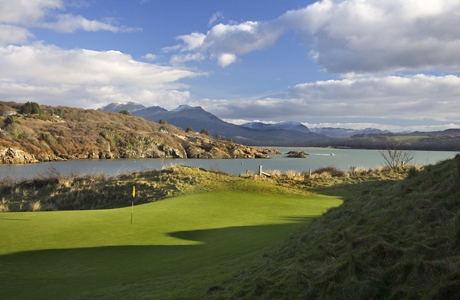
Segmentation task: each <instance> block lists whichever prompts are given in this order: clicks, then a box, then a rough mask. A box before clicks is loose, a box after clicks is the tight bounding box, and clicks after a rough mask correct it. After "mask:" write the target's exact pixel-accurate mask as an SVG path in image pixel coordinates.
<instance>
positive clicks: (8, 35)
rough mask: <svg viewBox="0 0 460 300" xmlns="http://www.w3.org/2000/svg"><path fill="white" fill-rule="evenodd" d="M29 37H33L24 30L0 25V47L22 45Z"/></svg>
mask: <svg viewBox="0 0 460 300" xmlns="http://www.w3.org/2000/svg"><path fill="white" fill-rule="evenodd" d="M31 37H33V35H32V34H31V33H30V32H29V30H27V29H25V28H22V27H18V26H14V25H4V24H0V46H4V45H8V44H22V43H25V42H27V40H28V39H29V38H31Z"/></svg>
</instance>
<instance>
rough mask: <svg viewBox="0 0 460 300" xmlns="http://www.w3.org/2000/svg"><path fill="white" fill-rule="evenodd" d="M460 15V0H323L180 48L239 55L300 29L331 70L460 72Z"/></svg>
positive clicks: (215, 31) (187, 39) (186, 38)
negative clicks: (439, 70) (289, 31)
mask: <svg viewBox="0 0 460 300" xmlns="http://www.w3.org/2000/svg"><path fill="white" fill-rule="evenodd" d="M459 15H460V1H451V0H436V1H434V0H432V1H419V0H404V1H402V0H386V1H373V0H347V1H340V0H336V1H332V0H323V1H319V2H315V3H313V4H311V5H308V6H307V7H305V8H302V9H299V10H292V11H288V12H286V13H285V14H283V15H281V16H280V17H279V18H277V19H275V20H267V21H265V22H253V21H246V22H243V23H240V24H227V25H225V24H217V25H215V26H213V27H212V28H211V29H210V30H209V31H208V32H207V33H206V34H202V33H197V32H195V33H192V34H190V35H183V36H180V37H179V39H180V40H182V41H183V42H184V44H183V45H182V47H181V48H180V49H181V51H192V52H201V53H206V52H207V53H209V57H211V58H219V57H221V56H222V55H224V54H225V55H234V56H237V55H243V54H246V53H249V52H252V51H255V50H261V49H264V48H266V47H270V46H273V45H274V44H275V42H276V40H277V39H278V38H279V37H280V36H281V35H282V34H283V33H284V32H286V30H294V31H295V32H296V33H297V34H298V35H299V36H301V37H302V38H303V40H304V41H305V42H306V43H307V44H308V45H309V46H310V47H311V52H310V53H311V54H312V57H313V58H314V59H315V61H316V63H317V64H318V65H320V66H322V67H324V68H325V69H326V70H327V71H328V72H333V73H348V72H356V73H369V72H382V71H390V72H394V71H396V70H416V71H417V70H418V71H420V70H426V69H442V70H446V71H460V56H459V55H458V53H459V52H460V31H459V30H458V28H460V18H459V17H458V16H459ZM197 37H199V39H197ZM191 41H193V43H192V42H191ZM234 61H235V60H233V62H234ZM218 63H219V64H220V65H221V66H223V67H225V66H228V64H223V63H222V61H221V60H219V59H218Z"/></svg>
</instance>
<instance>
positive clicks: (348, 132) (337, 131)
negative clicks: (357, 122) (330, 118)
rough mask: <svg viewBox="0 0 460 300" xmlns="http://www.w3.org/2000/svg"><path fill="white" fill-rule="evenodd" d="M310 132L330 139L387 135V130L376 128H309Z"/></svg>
mask: <svg viewBox="0 0 460 300" xmlns="http://www.w3.org/2000/svg"><path fill="white" fill-rule="evenodd" d="M310 131H312V132H315V133H319V134H323V135H326V136H328V137H331V138H345V137H351V136H353V135H357V134H389V133H391V132H390V131H388V130H380V129H376V128H366V129H350V128H333V127H318V128H310Z"/></svg>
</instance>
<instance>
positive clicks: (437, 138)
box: [303, 129, 460, 151]
mask: <svg viewBox="0 0 460 300" xmlns="http://www.w3.org/2000/svg"><path fill="white" fill-rule="evenodd" d="M303 146H307V147H338V148H340V147H347V148H352V149H386V148H388V147H396V148H398V149H402V150H425V151H460V133H459V130H458V129H448V130H445V131H437V132H413V133H405V134H366V135H365V134H359V135H354V136H351V137H347V138H329V139H322V140H314V141H307V142H305V143H304V144H303Z"/></svg>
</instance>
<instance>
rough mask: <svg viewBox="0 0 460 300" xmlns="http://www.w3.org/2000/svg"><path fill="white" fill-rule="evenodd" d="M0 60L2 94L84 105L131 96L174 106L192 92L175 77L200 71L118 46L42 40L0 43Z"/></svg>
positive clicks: (9, 97)
mask: <svg viewBox="0 0 460 300" xmlns="http://www.w3.org/2000/svg"><path fill="white" fill-rule="evenodd" d="M0 65H1V66H2V68H0V99H2V100H11V101H19V102H23V101H31V100H33V101H37V102H39V103H47V104H50V105H58V104H59V105H69V106H82V107H99V106H100V105H103V104H107V103H109V102H113V101H115V100H116V101H127V100H131V101H136V102H140V103H145V104H148V105H152V103H156V104H157V105H164V107H171V108H173V107H174V106H177V105H178V104H181V103H184V102H185V101H186V100H187V99H188V98H189V97H190V93H189V92H188V91H187V90H186V88H187V86H185V85H182V84H179V83H177V81H178V80H180V79H183V78H190V77H196V76H200V75H204V74H203V73H198V72H192V71H189V70H186V69H180V68H174V67H168V66H158V65H154V64H149V63H143V62H139V61H136V60H133V59H132V57H131V56H130V55H127V54H123V53H121V52H118V51H105V52H102V51H91V50H85V49H75V50H64V49H61V48H59V47H56V46H50V45H43V44H41V43H35V44H33V45H29V46H12V45H10V46H7V47H2V48H0ZM81 101H82V102H81ZM77 103H79V104H77Z"/></svg>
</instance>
